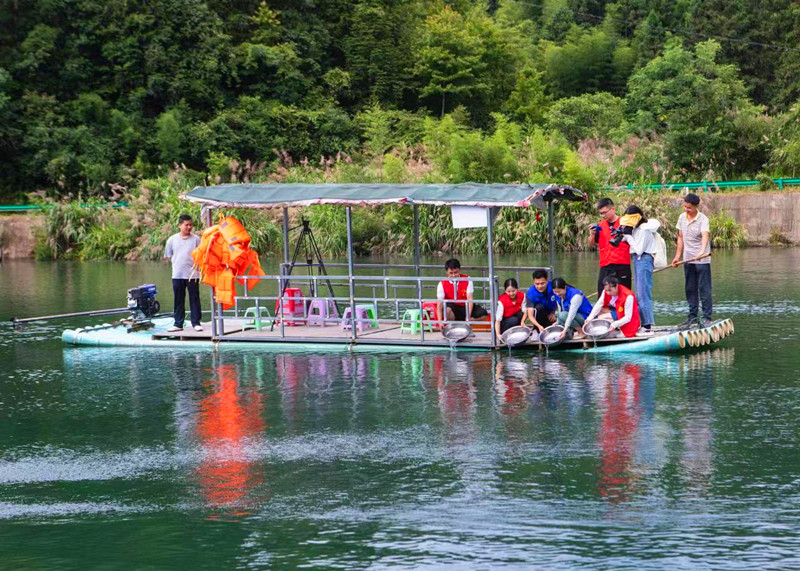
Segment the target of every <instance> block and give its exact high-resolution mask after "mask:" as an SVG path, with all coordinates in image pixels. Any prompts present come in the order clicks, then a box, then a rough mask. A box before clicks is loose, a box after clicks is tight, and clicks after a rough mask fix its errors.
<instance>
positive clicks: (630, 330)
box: [603, 246, 642, 337]
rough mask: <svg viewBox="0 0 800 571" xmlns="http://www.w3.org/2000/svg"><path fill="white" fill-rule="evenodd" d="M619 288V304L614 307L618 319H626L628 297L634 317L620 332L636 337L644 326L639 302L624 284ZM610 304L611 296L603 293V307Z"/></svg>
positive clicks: (626, 335)
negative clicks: (640, 316)
mask: <svg viewBox="0 0 800 571" xmlns="http://www.w3.org/2000/svg"><path fill="white" fill-rule="evenodd" d="M612 248H613V246H612ZM618 287H619V290H618V294H617V303H616V304H615V307H614V309H616V310H617V319H622V318H623V317H625V301H626V300H627V299H628V296H630V297H632V298H633V317H631V320H630V321H629V322H628V323H626V324H625V325H623V326H622V327H620V328H619V330H620V331H622V334H623V335H625V337H633V336H634V335H636V332H637V331H639V327H641V326H642V322H641V320H640V319H639V302H638V301H636V296H634V295H633V292H632V291H631V290H629V289H628V288H626V287H625V286H624V285H622V284H620V285H619V286H618ZM609 303H611V296H610V295H608V294H607V293H606V292H603V306H608V304H609Z"/></svg>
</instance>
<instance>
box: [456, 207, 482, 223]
mask: <svg viewBox="0 0 800 571" xmlns="http://www.w3.org/2000/svg"><path fill="white" fill-rule="evenodd" d="M486 210H487V209H486V208H481V207H480V206H451V207H450V213H451V214H452V216H453V228H486Z"/></svg>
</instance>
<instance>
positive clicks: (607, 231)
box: [597, 220, 631, 268]
mask: <svg viewBox="0 0 800 571" xmlns="http://www.w3.org/2000/svg"><path fill="white" fill-rule="evenodd" d="M617 226H619V220H617V223H616V224H615V225H614V227H615V228H616V227H617ZM609 240H611V226H610V225H609V223H608V220H602V221H601V222H600V235H599V236H598V241H597V251H598V252H599V253H600V267H601V268H603V267H605V266H610V265H611V264H622V265H623V266H628V265H630V263H631V247H630V246H629V245H628V243H627V242H622V243H621V244H620V245H619V246H617V247H616V248H615V247H614V246H612V245H611V244H609V243H608V241H609Z"/></svg>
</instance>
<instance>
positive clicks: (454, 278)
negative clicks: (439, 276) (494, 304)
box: [436, 258, 488, 321]
mask: <svg viewBox="0 0 800 571" xmlns="http://www.w3.org/2000/svg"><path fill="white" fill-rule="evenodd" d="M444 270H445V273H446V274H447V279H446V280H442V281H440V282H439V285H438V286H437V287H436V299H438V300H439V303H437V304H436V320H437V321H443V320H444V319H445V318H446V319H447V321H466V320H467V311H469V315H470V319H480V318H481V317H485V316H487V315H488V312H487V311H486V310H485V309H484V308H483V307H482V306H481V305H477V304H474V303H472V296H473V293H474V291H475V286H473V284H472V281H470V280H468V279H465V278H468V277H469V276H468V275H467V274H462V273H461V262H459V261H458V260H457V259H455V258H452V259H450V260H447V261H446V262H445V264H444ZM445 311H446V313H445Z"/></svg>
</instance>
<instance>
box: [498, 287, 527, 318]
mask: <svg viewBox="0 0 800 571" xmlns="http://www.w3.org/2000/svg"><path fill="white" fill-rule="evenodd" d="M524 299H525V294H524V293H522V292H517V297H516V299H513V300H512V299H511V298H510V297H509V296H508V294H507V293H504V294H503V295H501V296H500V297H498V298H497V301H499V302H500V303H502V304H503V319H505V318H506V317H511V316H512V315H516V314H517V313H519V312H520V311H521V310H522V302H523V300H524Z"/></svg>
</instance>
